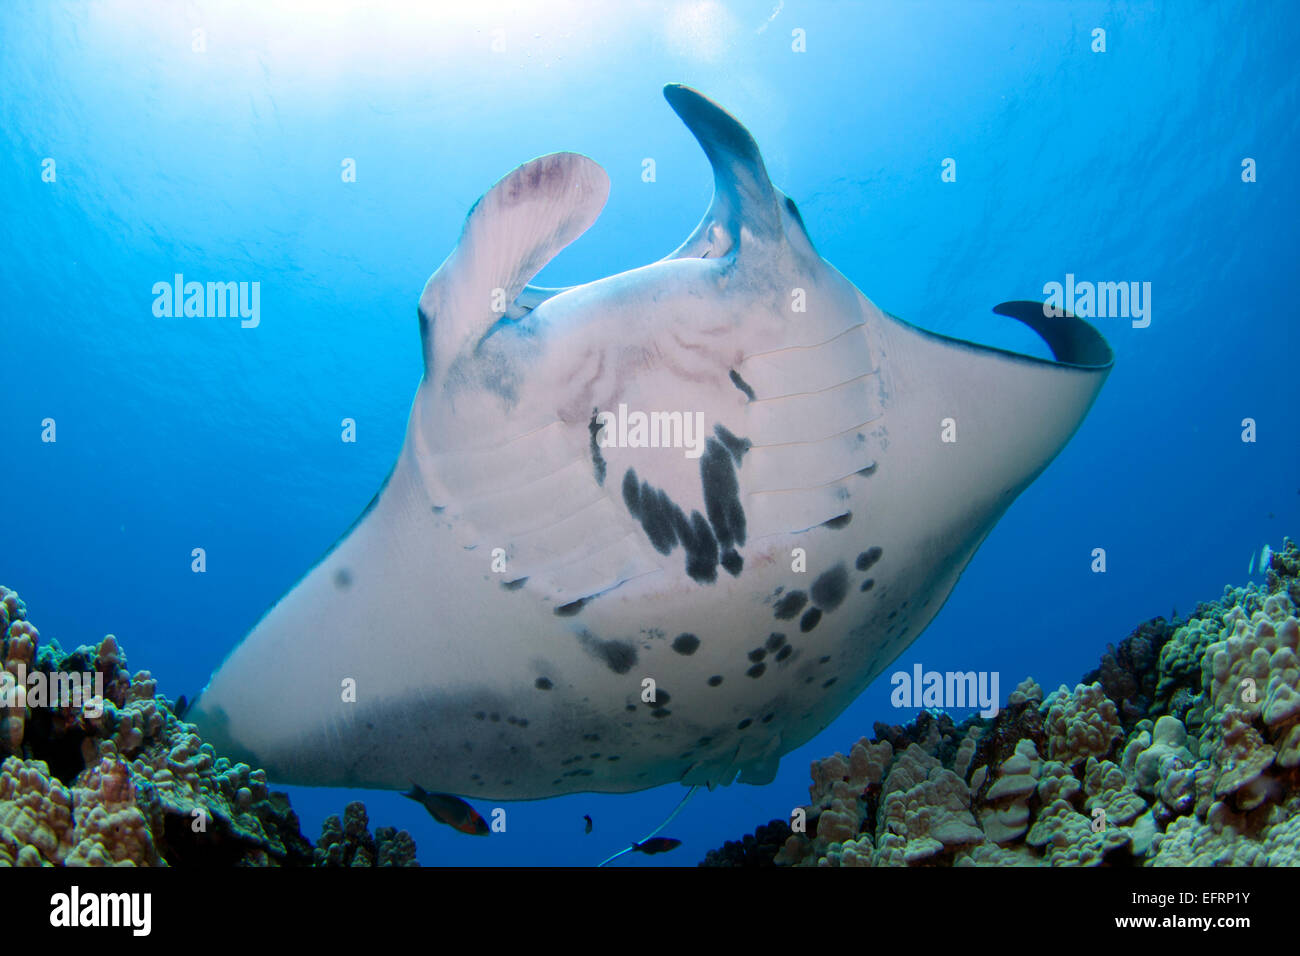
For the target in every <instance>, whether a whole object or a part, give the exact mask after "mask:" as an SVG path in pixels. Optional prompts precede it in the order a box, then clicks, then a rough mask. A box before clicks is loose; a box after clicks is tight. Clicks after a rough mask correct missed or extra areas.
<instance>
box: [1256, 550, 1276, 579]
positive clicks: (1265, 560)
mask: <svg viewBox="0 0 1300 956" xmlns="http://www.w3.org/2000/svg"><path fill="white" fill-rule="evenodd" d="M1272 560H1273V549H1272V548H1270V547H1269V546H1268V545H1267V544H1266V545H1264V550H1263V551H1261V552H1260V553H1259V573H1260V574H1263V573H1264V572H1265V571H1267V570H1268V566H1269V563H1270V562H1271V561H1272Z"/></svg>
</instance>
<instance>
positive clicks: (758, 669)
mask: <svg viewBox="0 0 1300 956" xmlns="http://www.w3.org/2000/svg"><path fill="white" fill-rule="evenodd" d="M766 671H767V665H766V664H763V663H761V662H760V663H758V664H755V665H754V666H753V667H751V668H750V669H749V670H747V671H745V676H746V677H762V676H763V674H764V673H765V672H766Z"/></svg>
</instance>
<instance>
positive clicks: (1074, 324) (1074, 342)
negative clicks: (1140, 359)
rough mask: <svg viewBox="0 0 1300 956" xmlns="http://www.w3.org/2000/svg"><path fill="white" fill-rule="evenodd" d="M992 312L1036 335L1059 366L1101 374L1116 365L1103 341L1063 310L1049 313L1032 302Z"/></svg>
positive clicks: (1002, 306) (1045, 306) (1013, 303)
mask: <svg viewBox="0 0 1300 956" xmlns="http://www.w3.org/2000/svg"><path fill="white" fill-rule="evenodd" d="M993 311H994V313H995V314H997V315H1005V316H1006V317H1007V318H1009V319H1015V320H1016V321H1017V322H1021V323H1023V324H1024V325H1027V326H1029V328H1031V329H1033V330H1034V331H1035V332H1037V333H1038V335H1039V337H1040V338H1041V339H1042V340H1043V341H1044V342H1046V343H1047V346H1048V348H1050V349H1051V350H1052V356H1053V357H1054V358H1055V359H1056V361H1057V362H1058V363H1060V364H1062V365H1070V366H1074V367H1076V368H1084V369H1089V370H1093V371H1103V370H1106V369H1109V368H1110V367H1111V366H1112V365H1114V364H1115V352H1114V350H1113V349H1112V348H1111V347H1110V343H1109V342H1107V341H1106V339H1105V337H1104V336H1103V335H1102V334H1101V333H1100V332H1098V331H1097V330H1096V329H1095V328H1093V326H1092V325H1090V324H1089V323H1087V322H1085V321H1083V319H1081V318H1079V317H1078V316H1076V315H1074V314H1072V313H1070V312H1068V311H1065V310H1064V309H1050V307H1049V306H1048V304H1047V303H1043V302H1037V301H1034V300H1032V299H1015V300H1012V301H1010V302H999V303H998V304H997V305H995V306H994V307H993Z"/></svg>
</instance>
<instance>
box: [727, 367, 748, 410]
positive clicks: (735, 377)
mask: <svg viewBox="0 0 1300 956" xmlns="http://www.w3.org/2000/svg"><path fill="white" fill-rule="evenodd" d="M728 374H729V375H730V377H731V384H732V385H734V386H736V388H738V389H740V390H741V391H742V392H744V393H745V397H746V398H748V399H749V400H750V401H751V402H752V401H754V400H755V398H754V390H753V389H752V388H750V387H749V383H748V382H746V381H745V380H744V379H743V378H741V377H740V373H739V372H737V371H736V370H735V369H734V368H733V369H732V370H731V371H730V372H729V373H728Z"/></svg>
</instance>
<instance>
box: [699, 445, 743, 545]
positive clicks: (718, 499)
mask: <svg viewBox="0 0 1300 956" xmlns="http://www.w3.org/2000/svg"><path fill="white" fill-rule="evenodd" d="M723 430H724V431H725V429H723ZM700 480H701V481H702V482H703V484H704V511H705V513H706V514H707V515H708V516H709V524H710V525H712V526H713V533H714V535H715V536H716V537H717V540H718V546H719V547H720V548H722V549H723V550H727V549H730V548H732V547H734V546H736V545H741V544H744V543H745V509H744V508H742V507H741V505H740V483H739V482H737V481H736V468H735V465H734V464H733V463H732V452H729V451H728V450H727V449H726V448H725V447H723V444H722V442H720V441H718V440H717V439H715V438H710V439H709V440H708V441H707V442H706V443H705V445H704V454H703V455H701V456H700Z"/></svg>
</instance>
